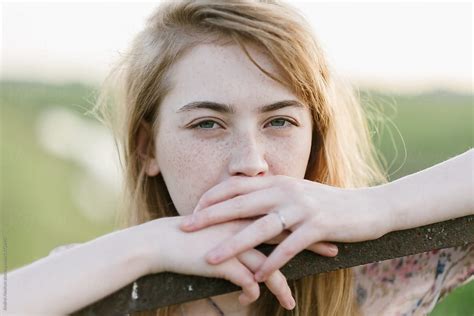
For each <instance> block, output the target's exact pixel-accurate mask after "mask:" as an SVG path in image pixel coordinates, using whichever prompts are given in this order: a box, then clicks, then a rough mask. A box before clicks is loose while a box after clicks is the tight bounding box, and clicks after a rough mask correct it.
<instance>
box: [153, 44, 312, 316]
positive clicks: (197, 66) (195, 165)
mask: <svg viewBox="0 0 474 316" xmlns="http://www.w3.org/2000/svg"><path fill="white" fill-rule="evenodd" d="M248 49H249V52H250V54H251V55H252V57H253V58H254V59H255V60H256V61H257V62H258V63H259V64H260V65H261V66H262V67H263V68H264V69H266V70H267V71H269V72H271V73H272V74H275V75H278V74H279V71H278V69H277V68H276V67H275V65H274V64H273V63H272V62H271V61H270V59H269V58H268V57H267V56H266V55H265V54H264V53H263V51H262V50H260V49H259V48H258V47H256V46H252V45H249V46H248ZM170 80H171V82H172V86H173V88H172V89H171V91H170V92H169V93H168V94H167V95H166V97H165V98H164V99H163V101H162V104H161V105H160V108H159V115H158V130H157V134H156V135H153V136H154V145H155V147H154V148H155V151H154V155H153V157H150V158H149V159H148V160H147V164H146V172H147V174H148V175H149V176H156V175H158V174H159V173H160V172H161V173H162V175H163V179H164V181H165V183H166V186H167V188H168V190H169V193H170V196H171V198H172V200H173V203H174V205H175V207H176V209H177V211H178V213H179V214H180V215H188V214H191V213H192V212H193V210H194V208H195V207H196V205H197V203H198V201H199V199H200V198H201V196H202V195H203V194H204V193H205V192H206V191H208V190H209V189H210V188H212V187H214V186H215V185H217V184H219V183H222V182H224V181H225V180H227V179H229V178H232V177H267V176H273V175H285V176H289V177H295V178H303V177H304V174H305V171H306V166H307V164H308V159H309V155H310V149H311V137H312V120H311V115H310V111H309V109H307V108H306V107H304V106H301V107H297V106H288V107H284V108H280V109H277V110H274V111H271V112H266V113H258V112H257V109H258V108H260V107H262V106H264V105H268V104H272V103H275V102H279V101H286V100H293V101H298V102H299V103H300V104H303V102H301V101H300V100H299V99H298V98H297V97H296V96H295V95H294V94H293V93H292V92H291V91H290V90H289V89H288V88H286V87H285V86H283V85H281V84H280V83H277V82H275V81H273V80H272V79H270V78H268V77H267V76H266V75H265V74H263V73H262V72H261V71H260V70H259V69H258V68H257V67H256V66H255V65H254V64H253V63H252V62H251V61H250V60H249V59H248V58H247V57H246V55H245V53H244V52H243V51H242V50H241V49H240V47H238V46H236V45H226V46H220V45H216V44H201V45H199V46H197V47H195V48H193V49H192V50H190V51H189V52H188V53H187V54H186V55H184V56H183V57H182V58H181V59H180V60H178V61H177V62H176V63H175V64H174V65H173V67H172V69H171V72H170ZM196 101H212V102H218V103H223V104H228V105H231V106H232V107H233V108H234V112H235V113H220V112H217V111H214V110H211V109H194V110H190V111H181V112H180V111H179V109H180V108H181V107H183V106H184V105H186V104H189V103H191V102H196ZM210 120H211V121H210ZM195 124H199V125H197V126H194V128H192V126H193V125H195ZM288 153H291V155H290V154H288ZM256 268H257V267H256ZM214 299H215V300H216V302H217V303H218V304H219V306H220V307H221V308H223V309H224V310H225V309H227V311H230V310H232V311H233V312H235V313H239V308H240V309H241V308H242V307H241V306H236V305H235V301H236V293H230V294H227V295H221V296H218V297H214ZM189 304H194V306H192V307H189V306H187V307H188V309H189V310H193V308H194V307H195V308H197V307H198V305H197V304H199V303H198V302H191V303H188V305H189ZM201 304H202V302H201Z"/></svg>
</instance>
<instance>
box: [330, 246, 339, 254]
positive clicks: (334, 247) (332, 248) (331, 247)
mask: <svg viewBox="0 0 474 316" xmlns="http://www.w3.org/2000/svg"><path fill="white" fill-rule="evenodd" d="M329 250H331V252H333V253H336V252H337V246H336V245H330V246H329Z"/></svg>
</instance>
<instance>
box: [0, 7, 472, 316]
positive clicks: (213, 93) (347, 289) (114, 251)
mask: <svg viewBox="0 0 474 316" xmlns="http://www.w3.org/2000/svg"><path fill="white" fill-rule="evenodd" d="M108 83H109V84H110V86H104V93H103V95H102V96H101V98H100V99H99V103H98V105H99V108H98V109H100V110H101V111H102V114H103V118H105V122H114V124H113V125H112V126H111V127H112V128H113V129H114V130H115V132H116V133H117V134H116V135H117V137H118V143H119V145H120V146H121V147H120V153H121V154H122V158H123V166H124V170H125V178H126V191H125V192H126V197H127V199H126V203H124V204H123V205H124V210H126V213H125V215H126V216H125V217H124V223H125V226H126V227H123V229H121V230H118V231H116V232H113V233H110V234H107V235H104V236H101V237H100V238H97V239H94V240H91V241H89V242H87V243H84V244H81V245H77V246H75V247H70V248H68V249H67V250H64V251H55V252H53V254H52V255H50V256H48V257H46V258H43V259H41V260H38V261H36V262H34V263H32V264H30V265H28V266H26V267H23V268H20V269H18V270H15V271H13V272H9V273H8V296H7V297H8V309H9V310H10V311H28V312H34V313H46V314H67V313H71V312H73V311H76V310H78V309H80V308H82V307H84V306H86V305H89V304H90V303H92V302H94V301H97V300H99V299H101V298H103V297H104V296H106V295H108V294H110V293H112V292H114V291H116V290H117V289H119V288H121V287H123V286H125V285H127V284H129V283H131V282H133V281H134V280H136V279H137V278H139V277H141V276H143V275H146V274H150V273H158V272H163V271H171V272H177V273H183V274H194V275H201V276H209V277H219V278H225V279H228V280H230V281H231V282H233V283H235V284H237V285H239V286H241V287H242V291H241V292H237V293H230V294H226V295H220V296H217V297H213V298H209V299H204V300H198V301H193V302H188V303H185V304H180V305H176V306H169V307H166V308H162V309H160V310H158V311H150V312H143V313H137V314H141V315H145V314H149V315H219V314H221V315H222V314H224V315H252V314H254V315H285V314H294V315H305V316H309V315H357V314H359V313H363V314H385V315H388V314H396V313H402V312H403V313H408V312H411V311H412V307H413V306H412V305H413V302H414V301H413V299H416V300H417V302H418V303H415V304H417V306H416V307H417V308H418V312H426V311H428V308H427V307H423V306H424V305H423V304H424V303H425V301H423V299H424V298H426V297H424V296H423V295H425V294H424V292H422V291H419V292H418V290H419V288H417V289H416V291H412V292H407V291H406V290H405V287H407V286H408V285H413V284H414V283H410V282H409V280H410V279H409V278H408V277H407V273H412V274H413V275H412V276H413V279H414V278H415V277H418V278H417V279H416V280H417V282H418V281H419V282H423V283H422V284H419V285H420V286H423V287H426V286H427V285H429V286H431V285H432V284H434V283H435V281H436V282H437V283H436V286H435V292H434V293H435V294H434V295H435V296H429V304H431V305H434V303H436V301H437V296H436V295H439V293H441V291H444V292H447V290H448V289H449V287H451V288H452V287H453V286H456V285H458V284H461V283H462V282H464V280H466V279H467V278H468V276H469V275H470V274H472V265H473V260H472V259H473V250H472V249H473V248H472V246H468V247H458V248H452V249H447V250H443V251H440V252H436V251H433V252H430V253H428V254H427V255H426V256H427V257H426V258H425V257H423V256H420V257H418V259H417V260H419V262H418V263H416V262H415V263H412V262H411V261H409V260H412V259H413V258H414V257H412V256H411V257H410V258H408V257H407V258H408V259H407V262H410V263H409V264H405V263H404V262H401V261H398V259H397V261H390V262H397V265H394V266H393V267H392V266H391V263H390V264H388V265H387V266H384V268H383V269H382V268H379V267H378V266H376V265H367V266H363V267H357V269H356V268H354V269H341V270H337V271H333V272H329V273H323V274H319V275H315V276H310V277H306V278H303V279H300V280H296V281H292V282H288V284H287V282H286V280H285V278H284V276H283V275H282V274H281V272H279V270H278V269H279V268H280V267H281V266H282V265H283V264H284V263H286V262H287V261H288V260H289V259H291V258H292V257H293V256H294V255H295V254H296V253H298V252H299V251H301V250H302V249H305V248H307V249H310V250H312V251H314V252H316V253H319V254H321V255H323V256H335V255H337V247H336V248H334V247H332V246H333V244H331V242H356V241H362V240H370V239H375V238H378V237H380V236H382V235H384V234H385V233H387V232H389V231H393V230H399V229H406V228H411V227H416V226H420V225H425V224H429V223H433V222H437V221H442V220H446V219H448V218H455V217H459V216H464V215H467V214H472V210H473V201H472V197H471V196H470V191H469V190H472V183H470V181H469V178H468V177H466V176H465V170H466V169H469V168H470V167H471V166H470V165H471V164H472V159H473V158H472V150H471V151H469V152H467V153H465V154H463V155H462V156H459V157H456V158H455V159H452V160H450V161H447V162H445V163H443V164H441V165H439V166H437V167H436V168H431V169H428V170H426V171H423V172H421V173H419V174H415V175H412V176H409V177H405V178H403V179H400V180H398V181H395V182H393V183H390V184H387V183H386V180H385V179H386V178H385V175H384V172H383V171H382V168H381V167H380V165H379V163H378V160H377V155H376V151H375V149H374V147H373V145H372V143H371V139H370V135H369V129H368V124H367V121H366V118H365V115H364V112H363V110H362V108H361V106H360V104H359V103H358V102H357V99H356V98H355V97H354V96H353V95H352V93H351V90H350V89H348V88H345V87H344V86H343V85H342V84H341V83H340V82H339V81H337V80H336V78H335V77H334V75H333V73H332V72H331V71H330V69H329V68H328V65H327V64H326V61H325V57H324V54H323V52H322V50H321V48H320V47H319V45H318V43H317V42H316V40H315V39H314V37H313V35H312V32H311V29H310V27H309V25H308V24H307V23H306V22H305V21H304V19H303V18H302V17H301V16H300V15H299V14H298V13H297V12H296V11H295V10H293V9H292V8H291V7H289V6H287V5H285V4H282V3H280V2H276V1H269V0H267V1H248V0H247V1H244V0H240V1H236V0H232V1H190V0H189V1H172V2H169V3H164V4H162V5H161V6H160V7H159V8H158V10H157V11H156V12H155V13H154V14H153V15H152V16H151V17H150V18H149V20H148V23H147V26H146V28H145V29H144V30H143V31H142V32H141V33H140V34H138V36H137V37H136V38H135V40H134V42H133V43H132V46H131V48H130V50H129V51H128V52H127V54H125V55H124V56H123V59H122V60H121V61H120V62H119V64H118V65H117V67H116V68H115V69H114V71H113V72H112V74H111V75H110V77H109V78H108ZM108 88H110V89H111V90H109V89H108ZM109 93H112V94H113V95H114V94H115V93H117V94H116V97H117V98H116V99H113V101H114V102H113V105H114V106H113V107H109V106H108V105H110V103H109V99H108V97H109V96H110V94H109ZM438 183H443V187H442V188H440V187H439V186H438V185H436V184H438ZM420 184H423V185H424V187H425V189H426V193H422V192H419V191H416V189H417V188H418V186H419V185H420ZM193 212H194V219H195V221H194V225H193V224H191V225H189V224H188V225H186V222H185V219H188V218H189V217H186V216H185V215H191V214H192V213H193ZM211 224H212V225H211ZM221 242H224V243H223V244H222V245H220V244H221ZM262 242H269V243H280V245H279V246H278V247H277V248H276V249H275V251H274V252H273V253H272V254H271V255H270V257H269V258H266V256H265V255H263V254H262V253H260V252H258V251H257V250H255V249H254V247H255V246H256V245H258V244H260V243H262ZM219 245H220V246H219ZM216 247H218V248H219V249H216ZM212 250H214V251H212ZM216 250H217V251H216ZM210 251H212V253H209V252H210ZM441 253H443V254H444V255H447V254H449V255H450V256H451V257H450V258H449V259H447V260H444V261H443V262H444V263H445V266H449V267H453V269H451V270H450V271H451V274H448V273H447V272H443V271H441V269H439V268H437V266H436V263H437V262H438V258H439V257H441ZM211 254H218V255H219V256H218V257H216V258H213V257H212V256H211ZM463 256H464V257H463ZM400 267H403V270H399V269H400ZM465 267H467V269H468V270H465V269H464V268H465ZM432 268H437V270H436V271H441V272H439V274H440V275H441V276H443V278H442V279H438V278H434V277H433V276H432V279H431V280H430V279H428V278H426V275H427V274H428V271H431V270H430V269H432ZM378 269H380V271H382V270H383V272H384V273H387V271H388V272H390V273H393V275H394V276H393V279H391V280H392V281H393V282H392V283H390V284H386V283H384V282H385V281H384V280H383V279H382V278H381V273H382V272H378V271H379V270H378ZM401 271H403V273H404V274H403V276H402V275H401V274H400V275H398V273H399V272H400V273H401ZM384 277H385V276H384ZM257 281H262V282H266V285H267V288H268V290H264V291H262V293H260V291H259V287H258V283H257ZM44 284H47V285H48V290H47V291H44V288H43V287H44ZM448 286H449V287H448ZM426 290H427V289H426ZM4 294H5V293H4ZM356 294H357V295H356ZM407 294H413V295H408V296H407ZM374 302H375V303H374ZM390 302H397V303H396V304H392V305H390ZM398 302H401V303H403V304H401V303H400V304H399V303H398ZM420 302H421V303H420ZM278 303H279V304H278ZM430 307H431V308H432V306H430ZM421 308H424V309H423V310H422V309H421ZM288 310H292V311H291V312H290V311H288Z"/></svg>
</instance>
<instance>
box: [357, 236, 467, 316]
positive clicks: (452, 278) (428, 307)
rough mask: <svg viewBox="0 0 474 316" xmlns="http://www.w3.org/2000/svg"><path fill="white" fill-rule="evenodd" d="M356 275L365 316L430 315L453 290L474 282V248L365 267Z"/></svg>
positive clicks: (358, 295)
mask: <svg viewBox="0 0 474 316" xmlns="http://www.w3.org/2000/svg"><path fill="white" fill-rule="evenodd" d="M353 271H354V275H355V286H356V295H357V301H358V302H359V305H360V306H361V309H362V313H363V315H396V316H408V315H427V314H429V313H430V312H431V311H432V310H433V309H434V307H435V305H436V304H437V303H438V302H439V301H440V300H442V299H443V298H444V297H446V295H447V294H448V293H450V292H451V291H452V290H453V289H455V288H456V287H459V286H461V285H464V284H467V283H468V282H470V281H472V280H474V244H467V245H465V246H459V247H453V248H445V249H438V250H431V251H428V252H424V253H419V254H415V255H410V256H406V257H401V258H396V259H390V260H385V261H379V262H374V263H370V264H365V265H361V266H357V267H354V268H353ZM473 299H474V297H473ZM473 315H474V311H473Z"/></svg>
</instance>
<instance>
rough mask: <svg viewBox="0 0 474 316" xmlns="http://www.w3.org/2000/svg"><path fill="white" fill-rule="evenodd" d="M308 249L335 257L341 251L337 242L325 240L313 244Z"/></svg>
mask: <svg viewBox="0 0 474 316" xmlns="http://www.w3.org/2000/svg"><path fill="white" fill-rule="evenodd" d="M306 249H308V250H310V251H312V252H314V253H317V254H320V255H321V256H325V257H335V256H337V253H338V251H339V249H338V248H337V246H336V245H335V244H333V243H330V242H323V241H322V242H316V243H314V244H311V245H309V246H308V247H306Z"/></svg>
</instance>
